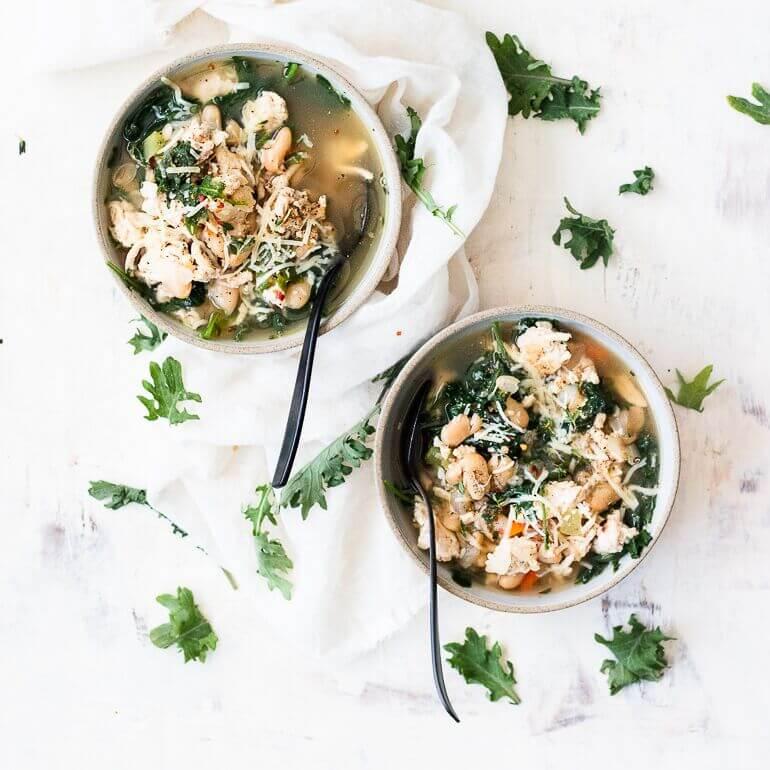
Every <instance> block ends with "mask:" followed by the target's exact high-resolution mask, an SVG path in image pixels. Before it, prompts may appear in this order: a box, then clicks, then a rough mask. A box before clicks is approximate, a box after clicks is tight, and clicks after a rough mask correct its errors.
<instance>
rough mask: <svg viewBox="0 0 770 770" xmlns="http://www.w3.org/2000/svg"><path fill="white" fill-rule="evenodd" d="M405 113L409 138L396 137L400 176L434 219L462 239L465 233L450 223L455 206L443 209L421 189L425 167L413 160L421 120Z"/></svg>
mask: <svg viewBox="0 0 770 770" xmlns="http://www.w3.org/2000/svg"><path fill="white" fill-rule="evenodd" d="M406 112H407V114H408V115H409V121H410V124H411V130H410V133H409V138H405V137H403V136H401V135H400V134H399V135H397V136H396V155H397V156H398V162H399V165H400V166H401V175H402V176H403V177H404V181H405V182H406V184H407V185H408V186H409V188H410V189H411V190H412V192H413V193H414V194H415V195H416V196H417V198H418V199H419V200H420V202H421V203H422V204H423V206H425V208H426V209H428V211H430V213H431V214H433V216H434V217H437V218H438V219H440V220H441V221H442V222H444V223H445V224H446V225H447V226H448V227H449V228H450V229H451V230H452V232H453V233H454V234H455V235H457V236H459V237H461V238H463V237H465V233H464V232H463V231H462V230H461V229H460V228H459V227H458V226H457V225H456V224H455V223H454V222H453V221H452V217H453V216H454V213H455V210H456V208H457V206H450V207H449V208H448V209H444V208H442V207H441V206H439V205H438V203H436V201H435V200H434V199H433V196H432V195H431V194H430V193H429V192H428V191H427V190H426V189H425V188H424V187H423V184H422V183H423V177H424V176H425V171H426V166H425V161H424V160H423V159H422V158H415V156H414V151H415V145H416V144H417V134H418V133H419V132H420V129H421V128H422V119H421V118H420V116H419V115H418V114H417V113H416V112H415V111H414V110H413V109H412V108H411V107H407V108H406Z"/></svg>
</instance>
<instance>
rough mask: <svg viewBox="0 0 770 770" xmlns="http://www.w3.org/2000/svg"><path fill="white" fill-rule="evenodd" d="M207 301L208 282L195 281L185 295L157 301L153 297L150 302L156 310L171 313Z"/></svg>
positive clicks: (197, 305)
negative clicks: (165, 300)
mask: <svg viewBox="0 0 770 770" xmlns="http://www.w3.org/2000/svg"><path fill="white" fill-rule="evenodd" d="M205 301H206V284H205V283H202V282H200V281H193V284H192V289H191V290H190V293H189V294H188V295H187V296H186V297H184V298H180V297H174V299H170V300H168V301H167V302H157V301H155V300H154V299H153V301H152V302H151V303H150V304H151V305H152V306H153V307H154V308H155V309H156V310H160V311H161V312H162V313H170V312H172V311H173V310H187V309H189V308H191V307H199V306H200V305H202V304H203V303H204V302H205Z"/></svg>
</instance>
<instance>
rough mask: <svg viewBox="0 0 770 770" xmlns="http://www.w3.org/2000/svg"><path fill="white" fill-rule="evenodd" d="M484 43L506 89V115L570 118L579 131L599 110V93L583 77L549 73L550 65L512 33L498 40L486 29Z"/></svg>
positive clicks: (543, 118)
mask: <svg viewBox="0 0 770 770" xmlns="http://www.w3.org/2000/svg"><path fill="white" fill-rule="evenodd" d="M486 39H487V45H488V46H489V48H490V50H491V51H492V55H493V56H494V57H495V62H496V63H497V68H498V69H499V70H500V75H501V76H502V78H503V83H505V87H506V89H507V90H508V94H509V95H510V100H509V102H508V114H509V115H518V114H519V113H521V115H522V116H523V117H525V118H528V117H529V116H530V115H533V116H534V117H536V118H541V119H542V120H561V119H563V118H570V119H571V120H574V121H575V123H577V126H578V130H579V131H580V133H581V134H582V133H583V132H584V131H585V127H586V123H587V122H588V121H589V120H590V119H591V118H593V117H595V116H596V114H597V113H598V112H599V108H600V104H599V101H600V99H601V95H600V93H599V89H598V88H595V89H594V88H591V87H590V86H589V85H588V83H586V82H585V80H581V79H580V78H578V77H573V78H571V79H566V78H559V77H556V76H555V75H553V73H552V72H551V68H550V67H549V66H548V65H547V64H546V63H545V62H544V61H541V60H539V59H535V58H534V57H533V56H532V55H531V54H530V53H529V51H528V50H527V49H526V48H524V46H523V45H522V44H521V40H519V38H518V37H516V35H504V36H503V39H502V40H499V39H498V38H497V36H496V35H494V34H493V33H492V32H487V36H486Z"/></svg>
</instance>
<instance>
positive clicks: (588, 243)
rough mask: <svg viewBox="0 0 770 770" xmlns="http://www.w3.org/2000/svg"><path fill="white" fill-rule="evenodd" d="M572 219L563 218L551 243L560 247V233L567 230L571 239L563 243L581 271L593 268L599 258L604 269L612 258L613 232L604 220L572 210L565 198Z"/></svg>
mask: <svg viewBox="0 0 770 770" xmlns="http://www.w3.org/2000/svg"><path fill="white" fill-rule="evenodd" d="M564 203H565V204H566V206H567V210H568V211H569V212H570V213H571V214H573V215H574V216H572V217H564V218H563V219H562V220H561V222H559V227H558V228H557V229H556V232H555V233H554V234H553V242H554V243H555V244H556V245H557V246H560V245H561V241H562V233H563V232H564V231H565V230H569V232H570V235H571V238H570V239H569V240H568V241H566V242H565V243H564V248H565V249H567V250H568V251H569V252H570V253H571V254H572V256H573V257H574V258H575V259H576V260H577V261H578V262H579V263H580V269H581V270H587V269H588V268H590V267H593V266H594V265H595V264H596V263H597V262H598V261H599V258H601V259H602V261H603V262H604V266H605V267H606V266H607V264H608V262H609V261H610V257H611V256H612V241H613V238H614V237H615V231H614V230H613V229H612V228H611V227H610V225H609V223H608V222H607V220H606V219H591V217H587V216H586V215H585V214H581V213H580V212H579V211H577V210H576V209H574V208H573V207H572V205H571V204H570V202H569V200H567V198H565V199H564Z"/></svg>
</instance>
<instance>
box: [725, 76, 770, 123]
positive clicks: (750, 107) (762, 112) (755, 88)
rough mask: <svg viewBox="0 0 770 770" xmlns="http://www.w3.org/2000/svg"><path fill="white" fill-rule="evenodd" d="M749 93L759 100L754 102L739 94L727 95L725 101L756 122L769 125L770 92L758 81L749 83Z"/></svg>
mask: <svg viewBox="0 0 770 770" xmlns="http://www.w3.org/2000/svg"><path fill="white" fill-rule="evenodd" d="M751 95H752V96H753V97H754V98H755V99H756V100H757V101H758V102H759V104H755V103H754V102H750V101H749V100H748V99H743V98H741V97H740V96H728V97H727V103H728V104H729V105H730V106H731V107H732V108H733V109H734V110H738V112H742V113H743V114H744V115H748V116H749V117H750V118H753V119H754V120H756V121H757V123H761V124H762V125H764V126H770V93H768V92H767V91H765V89H764V88H762V86H761V85H760V84H759V83H752V84H751Z"/></svg>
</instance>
